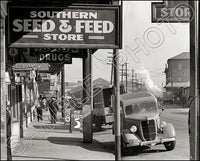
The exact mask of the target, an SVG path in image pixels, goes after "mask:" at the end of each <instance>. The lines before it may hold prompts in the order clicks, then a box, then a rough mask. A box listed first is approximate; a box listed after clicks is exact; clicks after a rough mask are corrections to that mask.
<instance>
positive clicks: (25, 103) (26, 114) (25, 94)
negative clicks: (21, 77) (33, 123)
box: [24, 77, 28, 127]
mask: <svg viewBox="0 0 200 161" xmlns="http://www.w3.org/2000/svg"><path fill="white" fill-rule="evenodd" d="M26 88H27V87H26V77H25V82H24V109H25V117H26V127H28V113H27V100H26V96H27V93H26Z"/></svg>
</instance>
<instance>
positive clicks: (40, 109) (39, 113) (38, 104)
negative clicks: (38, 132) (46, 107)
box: [36, 100, 43, 121]
mask: <svg viewBox="0 0 200 161" xmlns="http://www.w3.org/2000/svg"><path fill="white" fill-rule="evenodd" d="M36 111H37V120H38V121H40V120H41V121H42V120H43V119H42V107H41V105H40V102H39V101H38V100H37V103H36Z"/></svg>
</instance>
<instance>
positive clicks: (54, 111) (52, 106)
mask: <svg viewBox="0 0 200 161" xmlns="http://www.w3.org/2000/svg"><path fill="white" fill-rule="evenodd" d="M49 112H50V115H51V124H56V120H57V106H56V103H55V102H54V100H53V99H52V98H50V100H49Z"/></svg>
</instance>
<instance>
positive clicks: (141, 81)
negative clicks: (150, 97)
mask: <svg viewBox="0 0 200 161" xmlns="http://www.w3.org/2000/svg"><path fill="white" fill-rule="evenodd" d="M140 83H141V91H142V90H143V80H142V78H141V79H140Z"/></svg>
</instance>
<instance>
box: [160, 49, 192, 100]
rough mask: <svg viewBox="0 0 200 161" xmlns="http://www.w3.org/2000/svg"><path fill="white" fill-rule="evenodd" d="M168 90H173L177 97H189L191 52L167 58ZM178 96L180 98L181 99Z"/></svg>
mask: <svg viewBox="0 0 200 161" xmlns="http://www.w3.org/2000/svg"><path fill="white" fill-rule="evenodd" d="M165 74H166V85H165V87H164V88H165V89H166V91H172V92H174V94H175V97H177V98H178V97H179V98H180V97H185V98H186V99H187V97H188V94H189V86H190V53H189V52H183V53H181V54H179V55H177V56H174V57H172V58H170V59H168V60H167V64H166V67H165ZM179 98H178V99H179Z"/></svg>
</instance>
